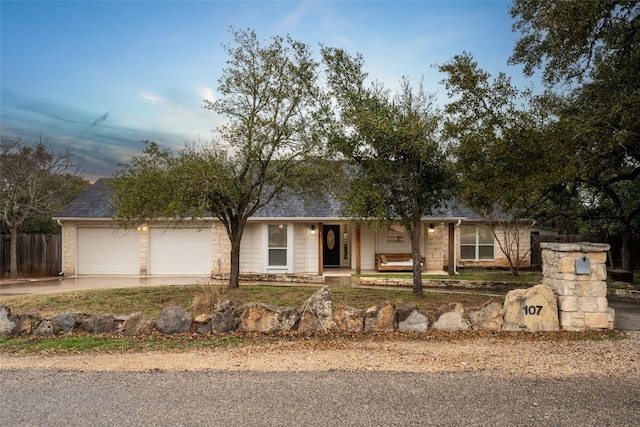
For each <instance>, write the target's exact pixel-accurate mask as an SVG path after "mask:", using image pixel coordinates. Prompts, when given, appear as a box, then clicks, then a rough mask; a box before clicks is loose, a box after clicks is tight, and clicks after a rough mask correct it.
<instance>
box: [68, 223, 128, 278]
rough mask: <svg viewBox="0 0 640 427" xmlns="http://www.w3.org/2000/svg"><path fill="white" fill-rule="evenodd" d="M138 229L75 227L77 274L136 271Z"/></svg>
mask: <svg viewBox="0 0 640 427" xmlns="http://www.w3.org/2000/svg"><path fill="white" fill-rule="evenodd" d="M139 260H140V240H139V236H138V230H134V229H129V230H122V229H113V228H105V227H102V228H99V227H81V228H78V274H139V273H140V261H139Z"/></svg>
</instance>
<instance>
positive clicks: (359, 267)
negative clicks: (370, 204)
mask: <svg viewBox="0 0 640 427" xmlns="http://www.w3.org/2000/svg"><path fill="white" fill-rule="evenodd" d="M360 236H361V229H360V225H359V224H358V225H356V274H360V273H361V272H362V254H361V248H362V244H361V241H360Z"/></svg>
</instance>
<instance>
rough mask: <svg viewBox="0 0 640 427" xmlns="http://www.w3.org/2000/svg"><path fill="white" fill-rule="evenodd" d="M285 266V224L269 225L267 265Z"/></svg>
mask: <svg viewBox="0 0 640 427" xmlns="http://www.w3.org/2000/svg"><path fill="white" fill-rule="evenodd" d="M286 266H287V226H286V225H284V224H277V225H275V224H270V225H269V267H286Z"/></svg>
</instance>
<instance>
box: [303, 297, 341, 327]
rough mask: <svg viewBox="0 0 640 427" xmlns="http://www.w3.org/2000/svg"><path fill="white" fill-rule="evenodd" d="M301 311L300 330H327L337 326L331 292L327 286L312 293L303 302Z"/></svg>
mask: <svg viewBox="0 0 640 427" xmlns="http://www.w3.org/2000/svg"><path fill="white" fill-rule="evenodd" d="M299 312H300V321H299V322H298V331H299V332H315V331H321V332H326V331H330V330H332V329H335V328H337V325H336V322H335V321H334V320H333V310H332V298H331V292H330V291H329V288H328V287H327V286H324V287H322V288H321V289H319V290H318V291H317V292H315V293H314V294H313V295H311V296H310V297H309V298H308V299H307V300H306V301H305V302H304V304H302V307H301V308H300V310H299Z"/></svg>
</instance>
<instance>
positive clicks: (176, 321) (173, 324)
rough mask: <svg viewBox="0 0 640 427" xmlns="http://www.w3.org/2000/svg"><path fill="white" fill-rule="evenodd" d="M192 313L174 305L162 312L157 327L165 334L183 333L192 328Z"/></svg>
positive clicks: (157, 320)
mask: <svg viewBox="0 0 640 427" xmlns="http://www.w3.org/2000/svg"><path fill="white" fill-rule="evenodd" d="M192 320H193V319H192V318H191V315H189V313H187V311H186V310H185V309H184V308H182V307H179V306H177V305H172V306H169V307H167V308H165V309H164V310H162V312H160V315H159V316H158V318H157V319H156V329H157V330H158V332H161V333H163V334H183V333H185V332H188V331H189V329H190V328H191V322H192Z"/></svg>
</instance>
